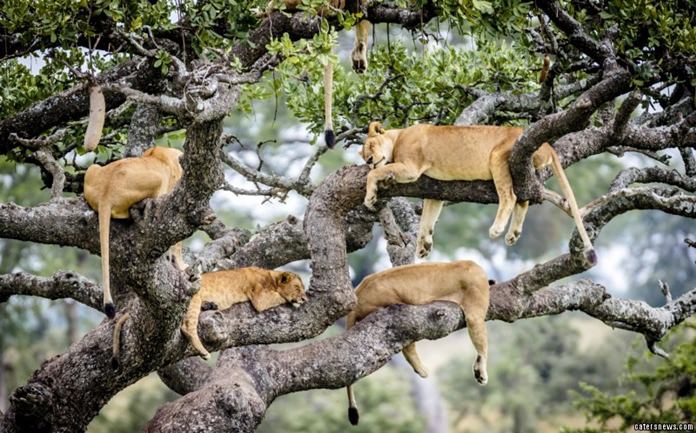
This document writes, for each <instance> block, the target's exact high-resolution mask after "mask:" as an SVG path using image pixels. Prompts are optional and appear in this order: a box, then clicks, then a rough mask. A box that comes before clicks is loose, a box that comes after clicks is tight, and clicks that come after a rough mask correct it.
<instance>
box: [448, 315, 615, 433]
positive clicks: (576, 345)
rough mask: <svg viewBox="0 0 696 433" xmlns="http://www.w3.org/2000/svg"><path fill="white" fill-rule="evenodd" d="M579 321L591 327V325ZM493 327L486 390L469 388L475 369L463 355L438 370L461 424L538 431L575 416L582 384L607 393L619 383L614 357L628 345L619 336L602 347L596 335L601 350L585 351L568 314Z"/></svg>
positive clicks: (456, 421)
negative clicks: (575, 395)
mask: <svg viewBox="0 0 696 433" xmlns="http://www.w3.org/2000/svg"><path fill="white" fill-rule="evenodd" d="M576 323H577V324H579V325H580V326H587V324H588V323H590V322H589V321H587V320H578V321H577V322H576ZM492 325H493V324H492ZM490 328H491V329H490V335H491V337H490V341H492V342H493V341H495V344H491V348H490V356H489V358H490V359H489V369H488V373H489V378H490V381H489V384H488V385H487V386H486V387H475V386H464V385H463V384H466V383H468V381H469V380H470V375H471V369H470V368H469V365H468V364H469V362H470V360H465V359H463V358H461V357H456V358H455V359H452V360H451V361H450V362H449V363H448V364H447V366H446V367H444V368H443V369H442V370H441V371H439V372H438V375H437V377H438V381H439V383H440V386H441V387H442V390H443V395H444V396H445V398H446V399H447V401H448V403H449V405H450V406H451V408H452V411H453V412H454V413H455V416H454V417H453V419H452V421H453V423H454V425H455V426H456V425H458V424H459V422H460V420H462V419H465V418H466V419H469V418H470V417H472V416H474V417H477V418H480V419H481V420H482V421H481V422H483V423H484V425H483V426H482V429H485V431H491V432H501V433H502V432H509V431H515V432H530V433H531V432H535V431H537V427H536V426H537V423H538V422H539V421H540V420H543V419H550V418H551V417H552V416H554V415H557V414H566V416H567V415H568V414H570V413H572V410H571V408H570V394H569V391H570V390H572V389H577V387H578V382H579V381H585V382H590V383H592V384H594V385H596V386H601V388H602V389H611V388H612V387H615V386H616V385H617V381H616V377H618V373H619V371H620V369H621V366H620V359H619V358H618V357H615V356H612V355H611V354H612V353H619V351H617V350H616V347H617V346H618V347H622V346H625V343H624V342H623V341H622V339H621V338H619V337H617V336H616V335H606V337H605V338H602V339H600V340H599V341H600V343H597V341H598V339H597V338H596V337H597V336H596V335H595V338H593V340H594V342H593V343H592V344H599V345H601V347H600V348H596V350H589V351H583V350H581V349H580V346H581V341H580V335H581V334H580V332H578V330H577V327H576V326H571V321H570V320H569V319H568V317H567V316H563V317H547V318H539V319H530V320H525V321H524V322H519V323H515V324H514V325H505V326H504V328H503V327H501V326H490ZM591 332H592V331H589V330H588V331H584V332H583V333H591ZM585 344H587V343H585ZM610 347H613V348H614V350H610V349H609V348H610ZM593 349H594V348H593ZM491 412H492V413H491Z"/></svg>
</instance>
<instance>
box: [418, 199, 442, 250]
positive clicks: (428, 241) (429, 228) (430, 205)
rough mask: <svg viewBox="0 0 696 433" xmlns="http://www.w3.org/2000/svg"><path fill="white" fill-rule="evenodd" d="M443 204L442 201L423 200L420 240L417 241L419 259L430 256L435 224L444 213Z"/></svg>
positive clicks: (419, 227)
mask: <svg viewBox="0 0 696 433" xmlns="http://www.w3.org/2000/svg"><path fill="white" fill-rule="evenodd" d="M443 203H444V202H443V201H441V200H431V199H427V198H426V199H424V200H423V214H422V215H421V219H420V225H419V226H418V239H417V241H416V254H417V256H418V257H419V258H425V257H427V256H428V254H430V251H431V249H432V247H433V232H434V231H435V223H436V222H437V219H438V217H439V216H440V212H442V205H443Z"/></svg>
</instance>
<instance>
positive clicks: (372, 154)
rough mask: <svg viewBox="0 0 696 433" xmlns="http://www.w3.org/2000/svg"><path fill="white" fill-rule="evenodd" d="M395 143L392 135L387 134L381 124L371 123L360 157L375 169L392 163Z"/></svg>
mask: <svg viewBox="0 0 696 433" xmlns="http://www.w3.org/2000/svg"><path fill="white" fill-rule="evenodd" d="M393 148H394V143H393V141H392V138H391V136H390V135H388V134H386V133H385V131H384V129H383V128H382V125H380V123H379V122H370V126H369V127H368V128H367V138H366V139H365V144H364V145H363V147H362V149H361V150H360V156H361V157H362V159H363V160H364V161H365V162H366V163H367V165H369V166H370V168H372V169H375V168H377V167H381V166H383V165H386V164H388V163H389V162H391V159H392V150H393Z"/></svg>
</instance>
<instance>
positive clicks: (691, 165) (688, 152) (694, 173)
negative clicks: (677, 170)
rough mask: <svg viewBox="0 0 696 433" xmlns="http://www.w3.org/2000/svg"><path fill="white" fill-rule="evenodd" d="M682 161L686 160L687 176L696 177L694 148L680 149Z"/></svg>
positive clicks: (685, 169)
mask: <svg viewBox="0 0 696 433" xmlns="http://www.w3.org/2000/svg"><path fill="white" fill-rule="evenodd" d="M679 153H681V157H682V161H684V171H685V172H686V175H687V176H691V177H696V157H694V149H693V148H691V147H683V148H681V149H679Z"/></svg>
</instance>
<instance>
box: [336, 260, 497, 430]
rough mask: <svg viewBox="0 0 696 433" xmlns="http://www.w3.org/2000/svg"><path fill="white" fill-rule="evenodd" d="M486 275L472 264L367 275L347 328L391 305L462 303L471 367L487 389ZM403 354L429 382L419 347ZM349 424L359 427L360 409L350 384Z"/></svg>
mask: <svg viewBox="0 0 696 433" xmlns="http://www.w3.org/2000/svg"><path fill="white" fill-rule="evenodd" d="M492 284H494V282H493V281H491V280H488V277H487V276H486V272H485V271H484V270H483V268H481V266H479V265H478V264H476V263H475V262H472V261H469V260H461V261H456V262H451V263H419V264H412V265H405V266H398V267H395V268H391V269H388V270H386V271H382V272H379V273H376V274H372V275H368V276H367V277H365V279H364V280H362V282H361V283H360V285H358V287H357V289H356V291H355V294H356V296H357V298H358V301H357V306H356V307H355V308H354V309H353V311H351V312H350V313H349V314H348V317H347V324H346V327H347V328H348V329H350V328H352V327H353V326H354V325H355V324H356V323H357V322H359V321H360V320H362V319H363V318H365V317H366V316H368V315H369V314H370V313H372V312H373V311H375V310H377V309H379V308H383V307H387V306H389V305H393V304H409V305H422V304H428V303H430V302H434V301H450V302H455V303H457V304H459V306H460V307H461V309H462V311H463V312H464V316H465V319H466V326H467V329H468V330H469V337H470V338H471V342H472V343H473V345H474V348H475V349H476V352H477V356H476V361H475V362H474V365H473V370H474V378H475V379H476V381H477V382H478V383H479V384H481V385H485V384H486V383H488V372H487V370H486V360H487V357H488V337H487V333H486V322H485V321H486V314H487V313H488V303H489V292H490V287H489V286H490V285H492ZM402 353H403V354H404V357H405V358H406V361H408V363H409V364H411V367H413V370H414V371H415V372H416V373H417V374H418V375H420V376H421V377H427V376H428V371H427V369H426V368H425V367H424V366H423V364H422V362H421V360H420V358H419V356H418V352H416V343H415V342H413V343H411V344H409V345H407V346H406V347H404V349H403V351H402ZM347 391H348V419H349V421H350V423H351V424H353V425H357V424H358V420H359V413H358V407H357V404H356V402H355V395H354V394H353V388H352V385H348V387H347Z"/></svg>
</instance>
